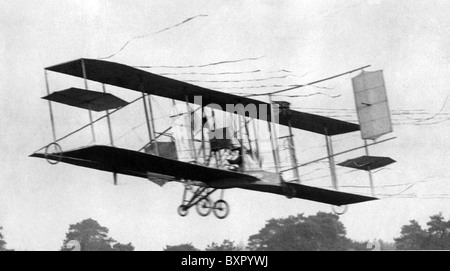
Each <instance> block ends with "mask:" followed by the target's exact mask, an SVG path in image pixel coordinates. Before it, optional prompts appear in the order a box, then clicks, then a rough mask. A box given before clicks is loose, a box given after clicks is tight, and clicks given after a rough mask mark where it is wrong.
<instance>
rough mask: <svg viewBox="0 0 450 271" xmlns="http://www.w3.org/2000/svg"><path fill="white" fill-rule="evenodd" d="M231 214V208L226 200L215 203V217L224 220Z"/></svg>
mask: <svg viewBox="0 0 450 271" xmlns="http://www.w3.org/2000/svg"><path fill="white" fill-rule="evenodd" d="M229 214H230V206H229V205H228V203H227V202H226V201H224V200H218V201H216V203H214V215H215V216H216V217H217V218H219V219H224V218H226V217H227V216H228V215H229Z"/></svg>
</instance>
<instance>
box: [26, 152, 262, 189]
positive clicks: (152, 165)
mask: <svg viewBox="0 0 450 271" xmlns="http://www.w3.org/2000/svg"><path fill="white" fill-rule="evenodd" d="M31 156H32V157H38V158H46V155H45V154H41V153H35V154H32V155H31ZM47 158H50V159H54V160H61V162H64V163H68V164H72V165H77V166H82V167H87V168H92V169H97V170H102V171H109V172H115V173H120V174H124V175H130V176H135V177H142V178H147V177H148V174H147V173H149V172H150V173H156V174H161V175H165V176H167V177H172V178H175V179H186V180H193V181H200V182H204V183H206V184H208V183H210V182H213V181H217V180H225V179H227V180H241V182H252V181H258V179H257V178H255V177H252V176H248V175H245V174H241V173H238V172H233V171H227V170H220V169H215V168H210V167H205V166H200V165H195V164H188V163H184V162H180V161H176V160H170V159H166V158H163V157H159V156H154V155H150V154H146V153H142V152H137V151H131V150H126V149H119V148H114V147H109V146H91V147H86V148H82V149H78V150H73V151H67V152H63V153H57V154H53V155H48V156H47Z"/></svg>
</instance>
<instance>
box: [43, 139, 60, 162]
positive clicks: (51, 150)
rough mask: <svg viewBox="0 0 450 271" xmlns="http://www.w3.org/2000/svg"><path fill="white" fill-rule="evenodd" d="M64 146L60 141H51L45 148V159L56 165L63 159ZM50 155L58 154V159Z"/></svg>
mask: <svg viewBox="0 0 450 271" xmlns="http://www.w3.org/2000/svg"><path fill="white" fill-rule="evenodd" d="M61 153H62V148H61V146H60V145H59V144H58V143H51V144H49V145H48V146H47V147H46V148H45V153H44V155H45V159H46V160H47V162H49V163H50V164H51V165H56V164H58V163H59V162H61V160H62V155H61ZM50 156H53V157H54V156H56V159H55V158H53V157H50Z"/></svg>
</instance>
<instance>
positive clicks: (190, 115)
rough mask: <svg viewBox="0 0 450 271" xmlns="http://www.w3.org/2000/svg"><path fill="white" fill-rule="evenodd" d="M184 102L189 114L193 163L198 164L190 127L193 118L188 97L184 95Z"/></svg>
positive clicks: (193, 136) (192, 130)
mask: <svg viewBox="0 0 450 271" xmlns="http://www.w3.org/2000/svg"><path fill="white" fill-rule="evenodd" d="M185 100H186V108H187V110H188V113H189V122H190V128H191V129H190V130H191V142H192V149H193V150H194V159H195V162H196V163H198V159H197V150H196V148H195V135H194V129H193V128H194V127H192V118H194V116H193V112H192V110H191V107H190V106H189V97H188V96H187V95H186V96H185Z"/></svg>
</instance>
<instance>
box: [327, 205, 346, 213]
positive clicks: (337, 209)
mask: <svg viewBox="0 0 450 271" xmlns="http://www.w3.org/2000/svg"><path fill="white" fill-rule="evenodd" d="M331 210H332V211H333V213H334V214H336V215H343V214H345V213H347V211H348V205H342V206H334V205H333V206H331Z"/></svg>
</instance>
